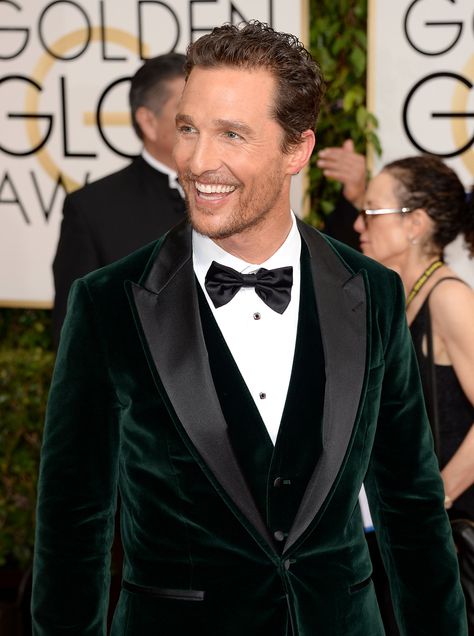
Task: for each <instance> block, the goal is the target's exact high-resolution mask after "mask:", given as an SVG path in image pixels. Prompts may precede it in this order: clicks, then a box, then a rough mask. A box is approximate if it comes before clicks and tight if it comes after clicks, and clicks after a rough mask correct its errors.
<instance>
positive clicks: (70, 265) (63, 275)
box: [53, 194, 103, 346]
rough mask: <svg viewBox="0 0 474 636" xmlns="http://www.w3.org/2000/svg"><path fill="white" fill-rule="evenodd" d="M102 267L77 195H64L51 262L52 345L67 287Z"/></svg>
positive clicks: (59, 322)
mask: <svg viewBox="0 0 474 636" xmlns="http://www.w3.org/2000/svg"><path fill="white" fill-rule="evenodd" d="M102 265H103V263H101V262H100V256H99V254H98V252H97V248H96V247H95V246H94V241H93V237H92V233H91V230H90V228H89V227H88V224H87V219H86V218H85V212H84V209H83V205H82V204H81V202H80V199H79V198H78V195H77V194H72V195H68V196H66V198H65V199H64V206H63V220H62V223H61V231H60V234H59V241H58V246H57V249H56V255H55V257H54V261H53V277H54V290H55V298H54V307H53V335H54V340H55V343H56V346H57V345H58V342H59V336H60V333H61V327H62V325H63V322H64V318H65V316H66V307H67V299H68V295H69V291H70V289H71V285H72V284H73V282H74V281H75V280H76V279H77V278H80V277H81V276H84V275H85V274H88V273H89V272H92V271H94V270H95V269H97V268H98V267H101V266H102Z"/></svg>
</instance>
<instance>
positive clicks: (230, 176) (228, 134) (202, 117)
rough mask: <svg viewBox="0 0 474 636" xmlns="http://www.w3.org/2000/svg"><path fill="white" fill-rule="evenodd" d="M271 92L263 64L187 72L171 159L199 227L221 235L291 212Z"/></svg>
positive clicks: (269, 77)
mask: <svg viewBox="0 0 474 636" xmlns="http://www.w3.org/2000/svg"><path fill="white" fill-rule="evenodd" d="M275 90H276V89H275V80H274V78H273V76H272V75H271V73H270V72H269V71H267V70H266V69H255V70H253V69H252V70H244V69H235V68H232V67H220V68H214V69H205V68H200V67H195V68H194V69H193V70H192V72H191V74H190V76H189V78H188V81H187V83H186V86H185V89H184V92H183V96H182V100H181V104H180V106H179V109H178V110H179V112H178V116H177V119H176V128H177V141H176V146H175V149H174V158H175V162H176V165H177V169H178V173H179V179H180V182H181V184H182V186H183V188H184V190H185V192H186V198H187V201H188V209H189V216H190V219H191V223H192V224H193V227H194V228H195V229H196V230H197V231H198V232H199V233H201V234H204V235H206V236H209V237H211V238H213V239H225V238H228V237H230V236H234V235H236V234H240V233H242V232H246V231H248V230H251V229H252V228H259V229H260V228H261V227H262V225H264V222H265V220H266V219H267V218H269V217H270V216H272V215H274V214H279V213H280V214H281V213H283V214H288V213H289V187H290V172H291V171H290V170H289V167H288V166H289V155H286V154H283V153H282V151H281V141H282V136H283V130H282V128H281V126H280V125H279V124H278V123H277V122H276V121H275V119H273V118H272V116H271V112H272V106H273V103H274V99H275ZM293 172H294V171H293Z"/></svg>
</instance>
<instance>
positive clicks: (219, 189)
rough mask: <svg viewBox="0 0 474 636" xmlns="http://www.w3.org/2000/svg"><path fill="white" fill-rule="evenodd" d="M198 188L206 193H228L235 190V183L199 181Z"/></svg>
mask: <svg viewBox="0 0 474 636" xmlns="http://www.w3.org/2000/svg"><path fill="white" fill-rule="evenodd" d="M195 185H196V190H198V192H202V193H204V194H227V193H229V192H233V191H234V190H235V186H233V185H222V184H220V183H197V182H196V184H195Z"/></svg>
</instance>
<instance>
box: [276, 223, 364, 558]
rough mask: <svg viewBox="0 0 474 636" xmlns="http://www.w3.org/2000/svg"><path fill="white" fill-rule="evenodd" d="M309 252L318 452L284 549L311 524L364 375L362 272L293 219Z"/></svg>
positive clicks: (342, 448) (345, 441)
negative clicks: (320, 366)
mask: <svg viewBox="0 0 474 636" xmlns="http://www.w3.org/2000/svg"><path fill="white" fill-rule="evenodd" d="M298 225H299V230H300V233H301V236H302V238H303V240H304V241H305V242H306V244H307V246H308V249H309V253H310V256H311V273H312V276H313V283H314V288H315V293H316V300H317V306H318V313H319V320H320V327H321V337H322V341H323V348H324V357H325V363H326V390H325V394H324V411H323V452H322V455H321V457H320V459H319V461H318V463H317V465H316V468H315V470H314V472H313V474H312V476H311V478H310V481H309V483H308V486H307V488H306V491H305V494H304V496H303V499H302V501H301V505H300V507H299V510H298V512H297V515H296V517H295V520H294V523H293V526H292V528H291V530H290V533H289V535H288V539H287V541H286V544H285V550H284V552H285V554H286V553H287V552H288V550H289V549H290V548H291V547H292V546H294V544H295V542H296V541H297V540H298V539H299V538H300V537H301V536H302V535H303V533H304V532H305V531H306V530H307V529H308V527H309V526H310V525H311V522H312V521H313V520H314V519H315V517H316V515H317V513H318V511H319V510H320V508H321V506H322V504H323V503H324V501H325V499H326V497H327V495H328V494H329V492H330V489H331V486H332V485H333V484H334V482H335V480H336V477H337V474H338V472H339V469H340V468H341V465H342V462H343V460H344V457H345V455H346V452H347V449H348V446H349V442H350V439H351V435H352V431H353V428H354V424H355V421H356V417H357V411H358V407H359V402H360V398H361V392H362V388H363V383H364V377H365V366H366V348H367V324H366V322H367V313H366V312H367V298H366V290H365V283H364V276H363V273H362V272H359V273H358V274H356V275H353V274H352V273H351V272H350V271H349V269H348V268H347V267H345V265H344V264H343V263H342V261H341V260H340V258H339V257H338V256H337V255H336V254H335V253H334V252H333V250H332V248H331V247H330V246H329V245H328V243H327V242H326V240H325V239H324V238H323V237H322V236H321V235H320V234H319V233H318V232H316V231H315V230H314V229H312V228H309V227H308V226H306V225H305V224H303V223H301V222H299V223H298Z"/></svg>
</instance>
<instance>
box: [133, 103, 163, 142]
mask: <svg viewBox="0 0 474 636" xmlns="http://www.w3.org/2000/svg"><path fill="white" fill-rule="evenodd" d="M135 119H136V122H137V124H138V125H139V126H140V130H141V131H142V134H143V137H145V138H146V139H149V140H150V141H156V138H157V135H158V133H157V129H156V117H155V114H154V113H153V112H152V111H151V110H150V109H149V108H147V107H146V106H139V107H138V108H137V110H136V111H135Z"/></svg>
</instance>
